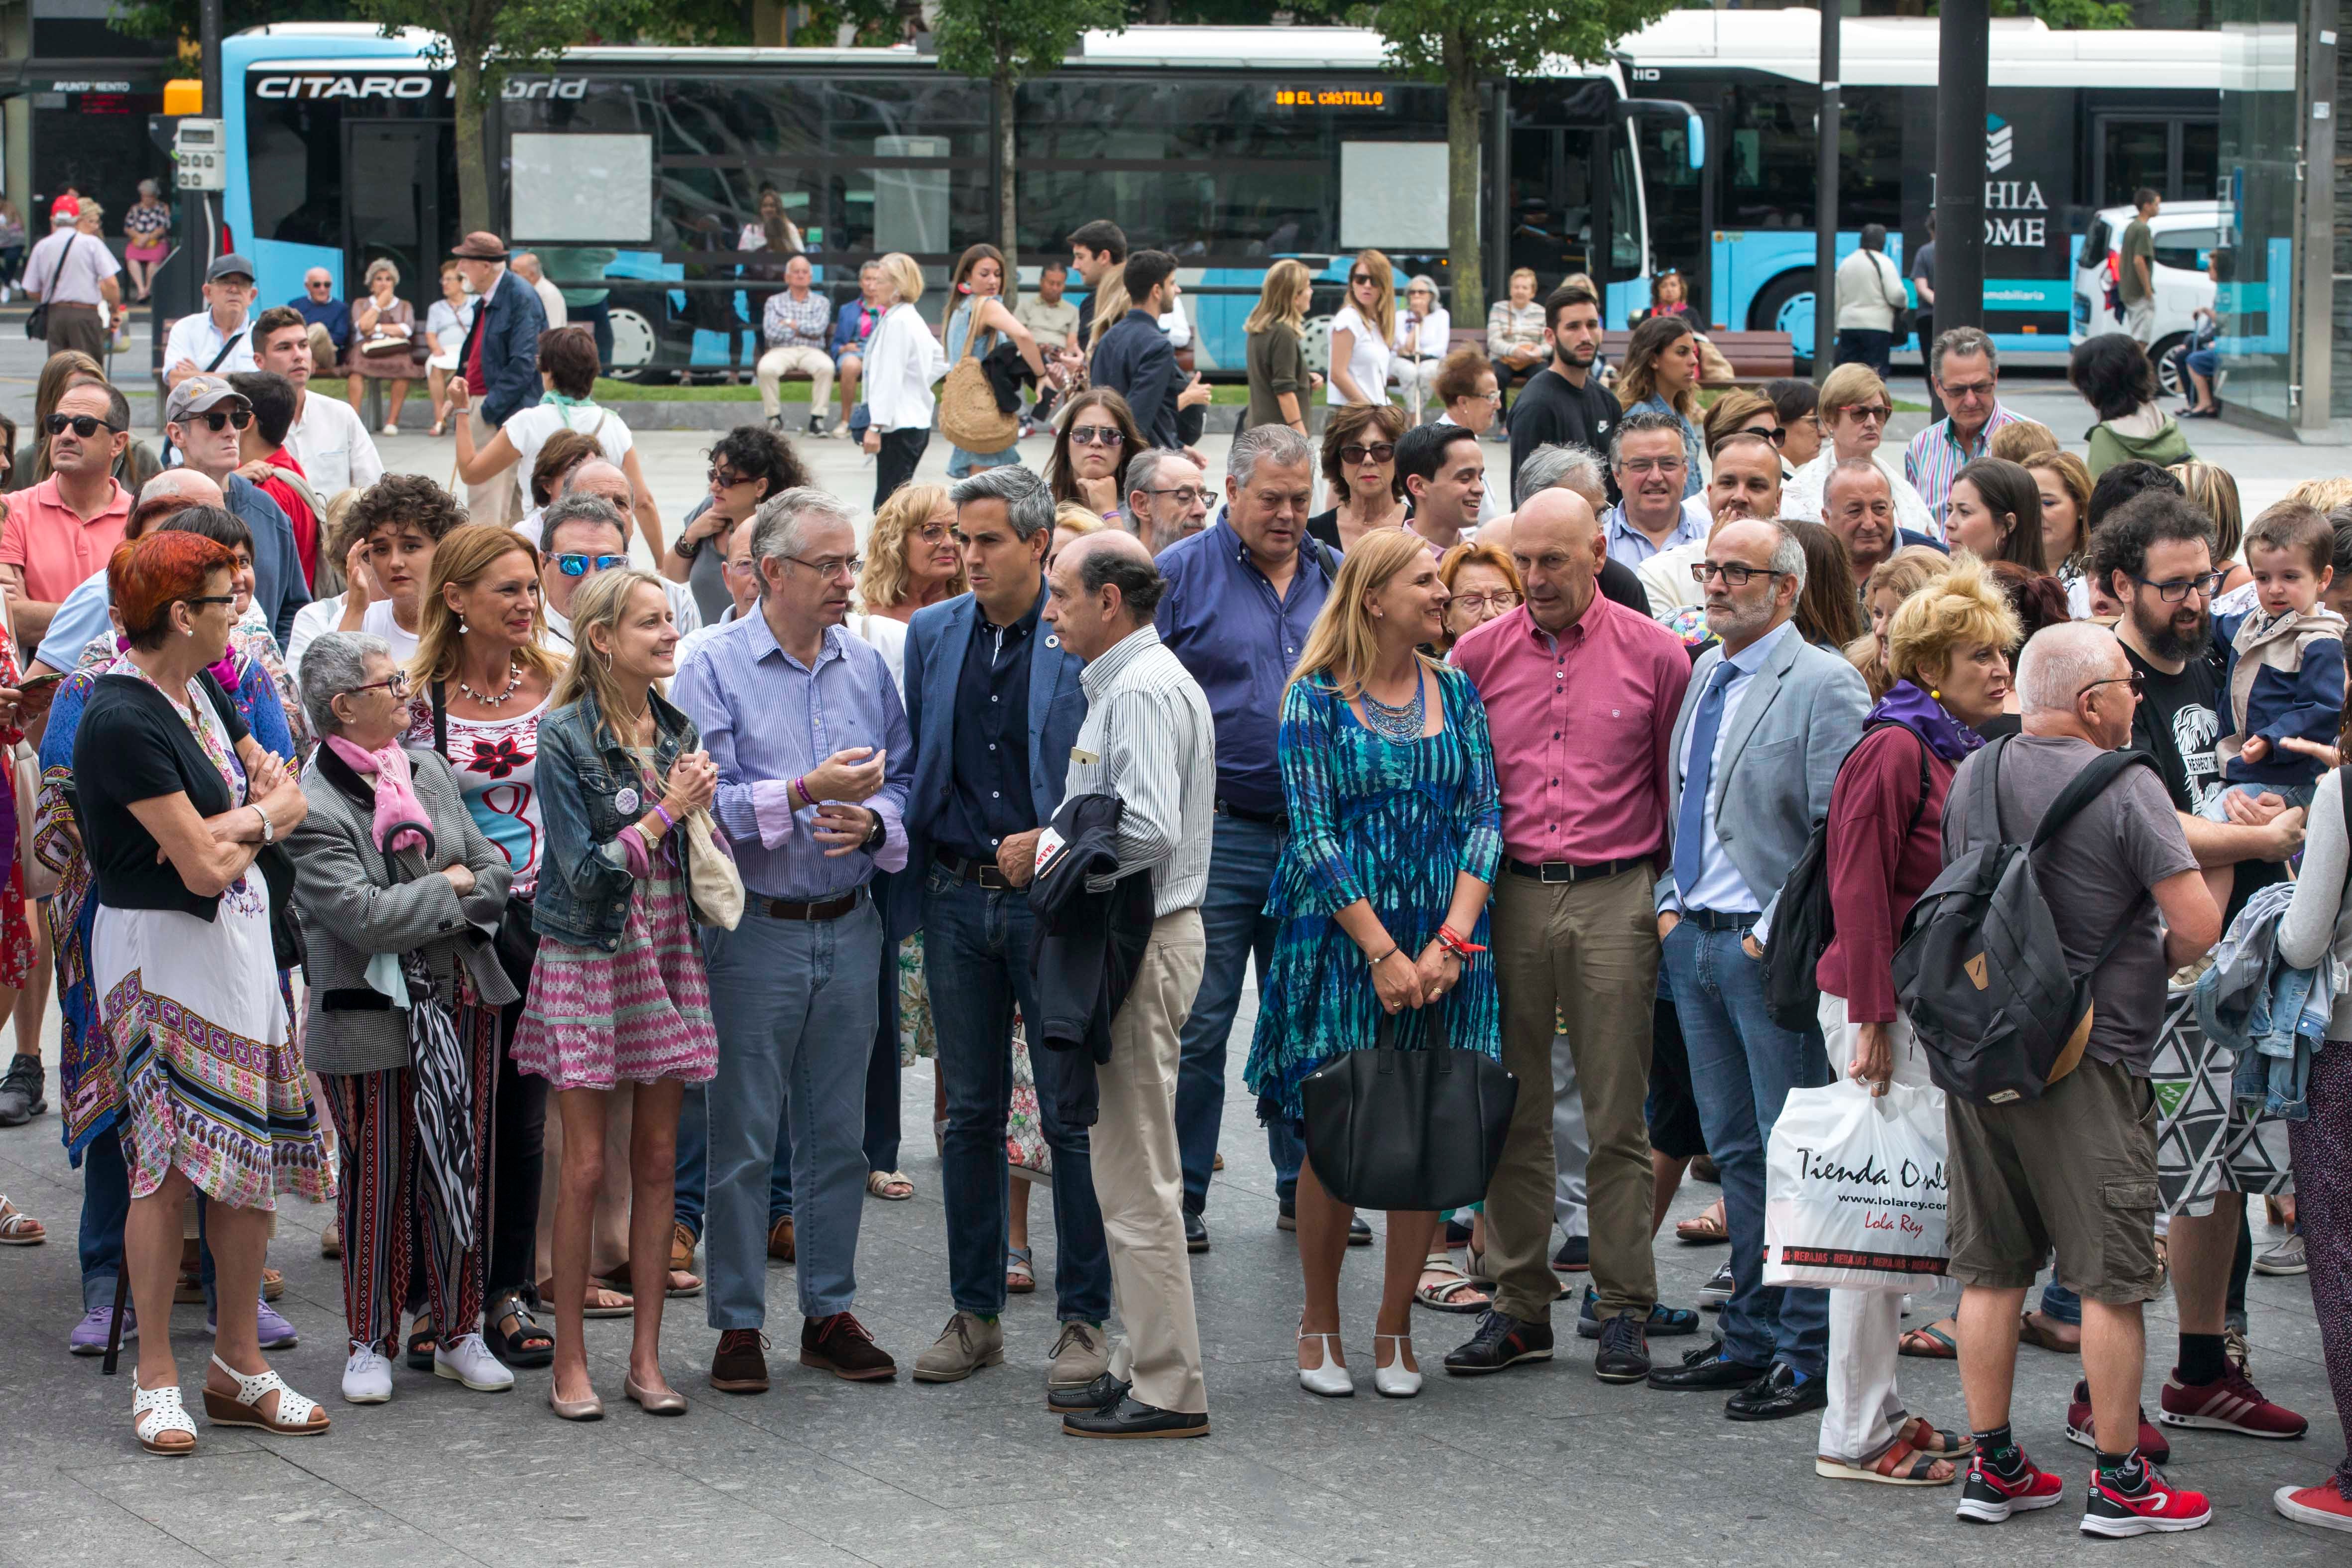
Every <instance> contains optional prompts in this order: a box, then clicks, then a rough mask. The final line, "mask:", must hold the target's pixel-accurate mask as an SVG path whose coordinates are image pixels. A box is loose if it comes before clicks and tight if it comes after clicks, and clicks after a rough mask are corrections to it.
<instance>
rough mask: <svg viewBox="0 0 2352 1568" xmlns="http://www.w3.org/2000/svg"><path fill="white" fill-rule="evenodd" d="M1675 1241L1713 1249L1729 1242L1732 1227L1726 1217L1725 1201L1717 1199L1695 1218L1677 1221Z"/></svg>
mask: <svg viewBox="0 0 2352 1568" xmlns="http://www.w3.org/2000/svg"><path fill="white" fill-rule="evenodd" d="M1730 1239H1731V1227H1730V1225H1729V1223H1728V1222H1727V1220H1726V1218H1725V1215H1724V1212H1723V1200H1722V1199H1721V1198H1717V1199H1716V1200H1715V1202H1713V1203H1711V1204H1709V1205H1707V1206H1706V1210H1705V1212H1703V1213H1701V1214H1700V1215H1697V1216H1696V1217H1695V1218H1692V1219H1685V1220H1678V1221H1676V1222H1675V1240H1676V1241H1684V1242H1688V1243H1689V1244H1690V1245H1692V1246H1693V1247H1713V1246H1715V1245H1717V1243H1719V1242H1726V1241H1729V1240H1730Z"/></svg>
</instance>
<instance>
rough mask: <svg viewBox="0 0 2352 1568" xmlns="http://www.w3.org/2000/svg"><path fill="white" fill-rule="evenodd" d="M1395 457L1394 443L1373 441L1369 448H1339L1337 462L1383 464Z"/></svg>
mask: <svg viewBox="0 0 2352 1568" xmlns="http://www.w3.org/2000/svg"><path fill="white" fill-rule="evenodd" d="M1395 456H1396V443H1395V442H1393V441H1375V442H1374V443H1372V444H1371V445H1370V446H1369V447H1364V446H1352V447H1340V448H1339V460H1340V461H1341V462H1343V463H1361V462H1368V461H1369V462H1374V463H1385V462H1387V461H1388V460H1389V459H1390V458H1393V457H1395Z"/></svg>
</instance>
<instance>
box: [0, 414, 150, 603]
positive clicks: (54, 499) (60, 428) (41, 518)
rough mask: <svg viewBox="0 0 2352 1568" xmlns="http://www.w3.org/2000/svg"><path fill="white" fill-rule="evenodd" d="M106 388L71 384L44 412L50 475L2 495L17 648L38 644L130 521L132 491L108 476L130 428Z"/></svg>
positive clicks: (2, 560)
mask: <svg viewBox="0 0 2352 1568" xmlns="http://www.w3.org/2000/svg"><path fill="white" fill-rule="evenodd" d="M114 403H115V398H114V395H113V394H112V393H110V391H109V390H108V389H107V388H106V387H103V386H99V385H94V384H86V385H82V386H77V387H73V388H70V389H68V391H67V393H66V394H65V395H64V396H62V397H60V398H58V405H57V410H56V412H54V413H52V414H51V415H50V416H49V423H48V435H49V470H50V471H49V477H48V478H47V479H43V480H42V481H41V482H40V483H39V484H37V485H35V486H34V487H33V488H32V489H25V490H18V491H17V492H16V494H14V495H12V496H10V497H9V498H8V517H7V521H5V523H0V584H5V587H6V589H7V593H8V609H9V614H10V618H11V620H12V622H13V623H14V630H15V632H16V646H17V647H20V648H34V647H39V646H40V643H41V637H42V636H43V634H45V633H46V632H47V630H48V629H49V620H50V618H51V617H52V616H55V615H56V614H57V613H58V605H59V604H60V603H61V602H62V601H63V600H64V598H65V596H66V595H68V594H70V593H72V592H73V591H74V589H75V588H76V587H77V586H78V585H79V584H80V583H81V581H82V579H83V578H85V577H88V576H89V574H91V573H93V572H95V571H97V570H99V569H100V567H102V566H104V565H105V564H106V562H107V558H108V557H109V556H110V555H112V554H113V553H114V547H115V546H116V545H118V544H120V543H121V542H122V532H123V530H124V529H125V528H127V527H128V526H129V525H130V522H131V492H130V491H129V490H127V489H123V488H122V487H121V485H119V484H117V483H116V482H115V479H114V463H115V459H116V458H120V457H121V456H122V452H123V448H124V447H128V446H129V445H130V444H131V432H130V430H129V429H128V428H126V427H125V426H124V424H123V423H122V422H121V420H120V419H119V418H118V417H117V416H116V414H115V412H114Z"/></svg>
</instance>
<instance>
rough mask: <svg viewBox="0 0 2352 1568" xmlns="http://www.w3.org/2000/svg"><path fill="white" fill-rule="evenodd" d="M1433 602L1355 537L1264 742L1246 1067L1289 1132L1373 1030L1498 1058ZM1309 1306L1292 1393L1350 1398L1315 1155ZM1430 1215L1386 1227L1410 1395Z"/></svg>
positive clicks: (1479, 853)
mask: <svg viewBox="0 0 2352 1568" xmlns="http://www.w3.org/2000/svg"><path fill="white" fill-rule="evenodd" d="M1445 600H1446V591H1445V585H1444V583H1443V582H1442V581H1441V580H1440V579H1439V577H1438V574H1437V562H1436V560H1435V558H1434V557H1433V556H1432V555H1431V554H1430V553H1429V548H1428V546H1427V545H1426V544H1425V543H1423V541H1422V540H1421V539H1420V538H1419V537H1418V536H1417V535H1414V534H1412V533H1409V532H1405V531H1399V530H1391V531H1387V532H1384V533H1374V534H1370V535H1367V536H1366V537H1365V538H1363V539H1361V540H1360V541H1358V542H1357V544H1356V548H1354V549H1353V550H1350V551H1349V552H1348V554H1347V558H1346V560H1345V562H1344V563H1343V564H1342V565H1341V566H1340V568H1339V580H1338V582H1337V583H1336V584H1333V586H1332V589H1331V597H1330V601H1329V602H1328V604H1327V605H1324V607H1323V613H1322V615H1321V616H1318V617H1317V619H1316V622H1315V626H1314V629H1313V631H1312V632H1310V633H1309V634H1308V637H1307V651H1306V653H1305V654H1304V655H1303V656H1302V657H1301V658H1300V659H1299V661H1298V668H1297V670H1296V672H1294V674H1293V675H1292V678H1291V684H1290V689H1289V690H1288V691H1287V692H1286V693H1285V695H1284V697H1283V702H1282V728H1281V731H1280V735H1279V740H1278V742H1277V750H1278V754H1279V757H1280V760H1281V763H1282V785H1283V796H1284V799H1285V802H1286V805H1288V807H1289V812H1290V823H1291V829H1292V831H1291V835H1290V839H1289V842H1288V843H1287V844H1286V845H1285V846H1284V847H1283V851H1282V860H1281V863H1280V865H1279V866H1278V867H1277V868H1276V871H1275V879H1274V889H1273V893H1272V896H1271V897H1270V898H1269V900H1267V903H1266V913H1267V914H1269V915H1271V916H1273V917H1274V918H1276V919H1277V920H1279V921H1281V922H1282V927H1281V931H1280V934H1279V936H1278V937H1277V938H1276V942H1275V949H1274V962H1273V963H1272V964H1271V965H1270V966H1269V967H1268V969H1267V972H1266V974H1265V984H1264V994H1262V995H1261V996H1260V998H1259V1001H1258V1015H1257V1034H1256V1037H1255V1040H1254V1041H1253V1042H1252V1043H1251V1047H1250V1057H1249V1066H1248V1068H1247V1070H1246V1072H1245V1075H1244V1076H1245V1078H1246V1080H1247V1081H1248V1083H1249V1086H1250V1088H1251V1089H1255V1091H1256V1092H1257V1095H1258V1108H1259V1115H1260V1116H1261V1117H1262V1118H1264V1119H1265V1120H1268V1121H1272V1120H1274V1119H1276V1118H1279V1119H1281V1120H1282V1121H1287V1122H1288V1123H1290V1124H1291V1126H1292V1128H1293V1130H1294V1131H1298V1132H1299V1133H1300V1135H1301V1137H1302V1140H1303V1138H1304V1131H1305V1130H1304V1126H1303V1121H1304V1112H1303V1110H1302V1109H1301V1107H1300V1104H1299V1085H1300V1084H1301V1083H1302V1082H1303V1081H1304V1080H1305V1079H1307V1075H1308V1074H1310V1073H1312V1072H1314V1071H1315V1070H1316V1069H1317V1068H1320V1067H1322V1066H1324V1065H1325V1064H1326V1063H1328V1062H1330V1061H1332V1060H1333V1059H1334V1058H1337V1057H1339V1055H1340V1054H1341V1053H1342V1052H1345V1051H1360V1050H1366V1049H1369V1048H1370V1047H1371V1046H1372V1045H1373V1044H1374V1042H1375V1040H1376V1039H1377V1038H1378V1036H1379V1032H1380V1027H1381V1022H1382V1019H1383V1018H1384V1017H1387V1018H1392V1019H1393V1020H1394V1038H1395V1044H1396V1046H1397V1047H1398V1048H1400V1049H1402V1050H1414V1049H1419V1048H1421V1047H1423V1045H1424V1044H1425V1043H1427V1042H1428V1040H1429V1038H1430V1033H1431V1025H1432V1022H1433V1019H1438V1018H1442V1019H1443V1021H1444V1043H1445V1044H1447V1045H1450V1046H1454V1047H1461V1048H1464V1049H1468V1050H1476V1051H1484V1052H1485V1053H1486V1055H1488V1056H1490V1057H1493V1056H1498V1055H1499V1054H1500V1051H1501V1037H1500V1032H1499V1015H1498V1013H1497V1010H1496V1001H1495V963H1494V958H1493V955H1492V954H1490V953H1488V952H1486V897H1487V891H1488V888H1489V885H1490V884H1491V883H1492V882H1493V881H1494V879H1495V872H1496V867H1497V865H1498V863H1499V862H1500V860H1501V858H1502V852H1503V845H1502V805H1501V801H1500V798H1499V797H1498V796H1497V795H1496V788H1495V760H1494V753H1493V749H1492V746H1491V744H1490V742H1489V741H1488V739H1487V733H1486V709H1485V708H1484V707H1483V706H1482V705H1481V704H1480V702H1479V700H1478V695H1477V693H1476V692H1475V690H1473V689H1471V686H1470V682H1469V681H1468V679H1465V677H1464V676H1463V675H1462V674H1461V673H1460V672H1459V671H1457V670H1454V669H1453V668H1448V667H1447V666H1444V665H1441V664H1438V663H1436V662H1434V661H1433V660H1431V659H1429V658H1424V657H1423V655H1422V653H1421V652H1420V648H1421V647H1422V646H1423V645H1424V644H1428V645H1435V644H1438V643H1440V642H1442V641H1443V640H1444V635H1445V628H1444V612H1445ZM1297 1209H1298V1257H1299V1262H1300V1266H1301V1267H1302V1268H1304V1270H1305V1272H1306V1277H1307V1304H1306V1310H1305V1311H1304V1312H1303V1313H1302V1314H1301V1316H1300V1319H1299V1324H1298V1381H1299V1384H1300V1386H1302V1387H1304V1388H1306V1389H1307V1390H1309V1391H1311V1392H1313V1393H1316V1394H1329V1395H1337V1394H1352V1393H1354V1392H1355V1383H1354V1380H1353V1379H1352V1378H1351V1377H1349V1373H1348V1367H1347V1363H1346V1360H1345V1358H1344V1356H1343V1354H1342V1352H1341V1351H1340V1347H1339V1264H1340V1261H1341V1259H1342V1258H1344V1257H1345V1255H1346V1253H1347V1248H1348V1225H1349V1220H1350V1219H1352V1218H1353V1217H1354V1213H1353V1211H1352V1210H1351V1209H1349V1207H1348V1205H1345V1204H1342V1203H1340V1202H1339V1200H1338V1199H1336V1198H1334V1197H1332V1196H1331V1195H1330V1194H1328V1193H1327V1192H1326V1191H1325V1190H1324V1188H1323V1184H1322V1183H1321V1181H1320V1180H1318V1177H1317V1176H1316V1173H1315V1167H1314V1163H1313V1160H1312V1158H1311V1152H1310V1158H1309V1159H1308V1161H1307V1163H1306V1164H1305V1165H1304V1166H1303V1167H1302V1168H1301V1169H1300V1171H1299V1173H1298V1201H1297ZM1436 1223H1437V1215H1435V1214H1434V1213H1433V1212H1427V1213H1394V1214H1391V1215H1389V1216H1388V1258H1387V1268H1386V1272H1385V1274H1384V1276H1383V1279H1382V1283H1381V1310H1380V1318H1379V1321H1378V1322H1377V1323H1376V1324H1375V1325H1374V1343H1375V1352H1374V1355H1373V1358H1372V1359H1373V1363H1374V1371H1373V1373H1372V1386H1373V1387H1374V1388H1376V1389H1378V1390H1379V1391H1380V1392H1381V1393H1382V1394H1388V1395H1390V1396H1391V1397H1395V1398H1409V1397H1411V1396H1412V1394H1416V1393H1418V1392H1419V1391H1420V1388H1421V1372H1420V1368H1419V1366H1418V1363H1416V1362H1415V1361H1414V1359H1413V1353H1412V1333H1411V1317H1412V1293H1413V1286H1414V1284H1415V1282H1416V1281H1417V1279H1419V1277H1420V1273H1421V1266H1422V1260H1423V1258H1426V1257H1427V1256H1428V1253H1429V1239H1430V1235H1431V1232H1432V1230H1433V1228H1434V1227H1435V1226H1436Z"/></svg>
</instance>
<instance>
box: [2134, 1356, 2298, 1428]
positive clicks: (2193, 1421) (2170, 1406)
mask: <svg viewBox="0 0 2352 1568" xmlns="http://www.w3.org/2000/svg"><path fill="white" fill-rule="evenodd" d="M2156 1418H2157V1419H2158V1420H2159V1421H2161V1422H2163V1423H2164V1424H2165V1425H2166V1426H2204V1427H2210V1428H2211V1429H2212V1430H2214V1431H2217V1432H2235V1433H2237V1434H2238V1435H2239V1436H2245V1437H2279V1438H2294V1437H2300V1436H2303V1435H2304V1433H2305V1432H2306V1431H2308V1430H2310V1428H2311V1423H2310V1422H2308V1421H2306V1420H2305V1419H2304V1418H2303V1417H2302V1416H2300V1415H2296V1414H2295V1413H2294V1411H2292V1410H2289V1409H2287V1408H2286V1407H2285V1406H2284V1405H2273V1404H2272V1403H2271V1402H2270V1401H2269V1400H2267V1399H2264V1398H2263V1391H2262V1390H2261V1389H2259V1388H2256V1387H2255V1386H2254V1385H2253V1384H2251V1383H2248V1382H2247V1381H2246V1379H2245V1376H2244V1374H2243V1373H2240V1372H2239V1371H2238V1370H2237V1369H2236V1368H2234V1367H2233V1368H2231V1371H2230V1373H2229V1374H2228V1375H2227V1376H2225V1377H2221V1378H2217V1379H2216V1380H2214V1381H2213V1382H2211V1383H2205V1384H2181V1383H2179V1382H2177V1381H2175V1380H2174V1379H2172V1378H2169V1377H2168V1378H2166V1379H2165V1380H2164V1393H2163V1394H2162V1395H2161V1396H2160V1397H2159V1398H2158V1404H2157V1417H2156Z"/></svg>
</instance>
